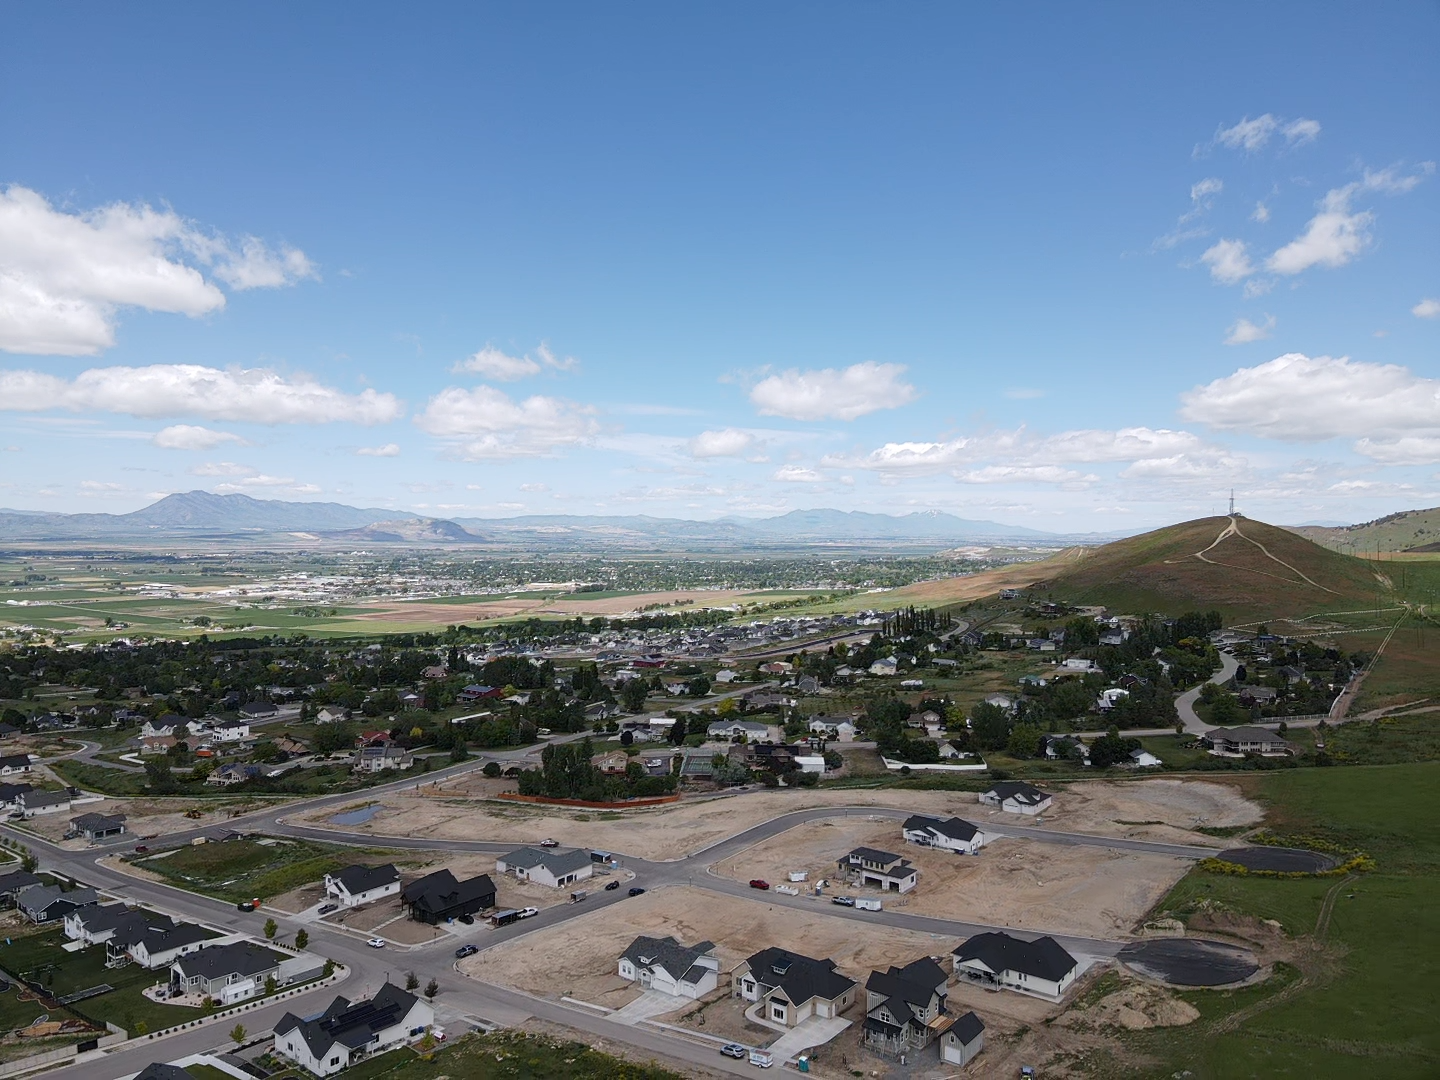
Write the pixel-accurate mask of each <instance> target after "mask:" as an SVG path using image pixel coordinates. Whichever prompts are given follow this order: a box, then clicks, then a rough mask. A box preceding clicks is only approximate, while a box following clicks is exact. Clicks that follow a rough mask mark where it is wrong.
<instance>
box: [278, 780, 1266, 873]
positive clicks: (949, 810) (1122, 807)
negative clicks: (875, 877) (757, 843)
mask: <svg viewBox="0 0 1440 1080" xmlns="http://www.w3.org/2000/svg"><path fill="white" fill-rule="evenodd" d="M381 802H382V804H383V806H384V808H383V809H382V810H380V811H379V812H378V813H376V814H375V816H374V817H372V818H371V819H370V820H369V821H368V822H366V823H365V824H363V825H358V826H349V827H348V828H347V830H346V831H349V832H365V833H369V834H371V835H373V836H375V837H376V838H377V839H378V838H381V837H384V836H431V837H436V838H440V839H449V840H479V839H483V840H497V841H507V842H508V841H513V842H515V843H517V844H522V843H528V844H533V843H536V842H538V841H540V840H542V839H544V838H545V837H547V836H554V837H563V838H564V839H565V842H566V843H569V844H574V845H576V846H577V847H598V848H603V849H606V850H614V851H620V852H623V853H625V854H627V855H634V856H636V857H638V858H642V859H676V858H681V857H683V856H684V855H686V854H687V853H689V852H693V851H697V850H699V849H700V848H703V847H706V846H708V845H710V844H713V843H716V842H717V841H720V840H724V839H725V838H727V837H729V836H733V835H734V834H735V833H737V832H741V831H743V830H745V829H748V828H750V827H751V826H754V825H758V824H760V823H761V822H764V821H768V820H770V819H771V818H773V817H776V816H778V815H780V814H785V813H789V812H791V811H794V810H801V809H805V808H807V807H817V806H886V807H896V808H903V809H905V810H908V811H911V812H913V813H920V814H938V815H941V816H946V817H948V816H951V815H957V814H958V815H959V816H961V817H964V818H967V819H969V820H972V821H975V822H976V823H977V824H982V823H984V822H986V821H997V822H1003V823H1004V824H1006V825H1014V826H1021V827H1024V826H1027V825H1036V822H1035V819H1034V818H1027V817H1025V816H1024V815H1022V814H1006V813H1003V812H1001V811H999V810H992V809H991V808H990V807H982V806H980V805H979V804H978V803H977V801H976V797H975V795H974V794H972V793H968V792H938V791H899V792H897V791H891V792H887V791H883V790H882V791H823V790H821V791H803V790H802V791H762V792H752V793H749V794H745V795H737V796H734V797H732V798H728V799H722V800H715V799H689V800H683V801H681V802H679V803H676V804H673V805H669V806H664V807H657V808H653V809H648V810H626V811H623V812H621V811H614V812H597V811H575V810H564V809H558V808H552V807H536V806H526V805H519V804H516V805H507V804H504V803H498V802H490V801H485V800H481V799H463V798H450V797H446V796H445V795H444V794H443V789H441V793H437V791H436V789H433V788H423V789H421V790H420V791H418V792H411V791H407V792H404V793H400V794H391V795H386V796H384V797H383V798H382V800H381ZM334 814H335V811H333V810H326V811H323V812H321V813H318V814H312V815H308V816H304V817H301V818H300V819H299V820H300V821H301V822H303V823H304V824H306V825H314V826H318V827H320V828H332V829H333V828H339V826H336V825H335V824H333V823H332V822H331V821H330V818H332V817H333V816H334ZM1261 815H1262V811H1261V809H1260V807H1259V806H1257V805H1256V804H1254V803H1252V802H1250V801H1248V800H1247V799H1245V798H1244V797H1243V796H1241V795H1240V794H1239V792H1238V791H1236V789H1234V788H1232V787H1229V786H1227V785H1225V784H1216V783H1208V782H1204V781H1196V780H1162V779H1154V780H1135V781H1103V780H1099V781H1084V782H1080V783H1075V784H1072V785H1069V787H1067V788H1058V789H1057V793H1056V796H1055V803H1054V806H1052V808H1051V809H1050V811H1049V812H1047V813H1046V814H1045V815H1044V817H1043V821H1041V822H1040V823H1039V825H1038V827H1041V828H1047V829H1063V830H1073V831H1076V832H1092V833H1097V834H1100V835H1105V836H1126V837H1133V838H1136V839H1142V840H1159V841H1166V842H1170V843H1187V844H1200V845H1206V846H1210V847H1223V846H1226V841H1223V840H1217V839H1215V838H1214V837H1210V836H1206V835H1204V834H1203V833H1196V832H1192V831H1191V829H1192V828H1193V827H1194V826H1196V825H1207V826H1212V827H1214V826H1225V825H1246V824H1251V823H1253V822H1258V821H1259V820H1260V818H1261Z"/></svg>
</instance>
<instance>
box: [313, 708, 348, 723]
mask: <svg viewBox="0 0 1440 1080" xmlns="http://www.w3.org/2000/svg"><path fill="white" fill-rule="evenodd" d="M347 717H348V714H347V713H346V711H345V710H344V709H334V708H331V707H330V706H329V705H327V706H325V708H323V709H321V710H320V711H319V712H317V713H316V714H315V723H317V724H339V723H342V722H343V721H344V720H346V719H347Z"/></svg>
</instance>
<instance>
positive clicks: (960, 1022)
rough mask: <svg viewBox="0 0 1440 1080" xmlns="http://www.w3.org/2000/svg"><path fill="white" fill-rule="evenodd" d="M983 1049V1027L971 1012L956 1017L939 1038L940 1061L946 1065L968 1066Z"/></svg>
mask: <svg viewBox="0 0 1440 1080" xmlns="http://www.w3.org/2000/svg"><path fill="white" fill-rule="evenodd" d="M984 1049H985V1025H984V1024H983V1023H981V1022H980V1018H979V1017H978V1016H976V1015H975V1014H974V1013H973V1012H967V1013H966V1014H965V1015H964V1016H957V1017H956V1018H955V1022H954V1023H953V1024H951V1025H950V1030H949V1031H947V1032H945V1034H943V1035H941V1036H940V1060H941V1061H943V1062H945V1064H947V1065H960V1066H965V1065H969V1064H970V1062H972V1061H974V1060H975V1057H976V1055H978V1054H979V1053H980V1051H981V1050H984Z"/></svg>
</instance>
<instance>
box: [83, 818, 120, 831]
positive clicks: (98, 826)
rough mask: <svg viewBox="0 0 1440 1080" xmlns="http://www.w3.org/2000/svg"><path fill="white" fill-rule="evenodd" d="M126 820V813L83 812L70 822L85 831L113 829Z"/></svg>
mask: <svg viewBox="0 0 1440 1080" xmlns="http://www.w3.org/2000/svg"><path fill="white" fill-rule="evenodd" d="M124 821H125V815H124V814H81V815H80V816H79V817H77V818H71V819H70V824H71V825H74V826H75V827H76V828H77V829H81V830H84V831H89V830H102V829H113V828H114V827H115V826H117V825H121V824H123V823H124Z"/></svg>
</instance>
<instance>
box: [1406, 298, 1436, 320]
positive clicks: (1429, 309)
mask: <svg viewBox="0 0 1440 1080" xmlns="http://www.w3.org/2000/svg"><path fill="white" fill-rule="evenodd" d="M1410 314H1411V315H1414V316H1415V317H1416V318H1417V319H1437V318H1440V300H1436V299H1433V298H1430V297H1426V298H1425V299H1424V300H1421V301H1420V302H1419V303H1418V304H1416V305H1415V306H1414V307H1412V308H1411V309H1410Z"/></svg>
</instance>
